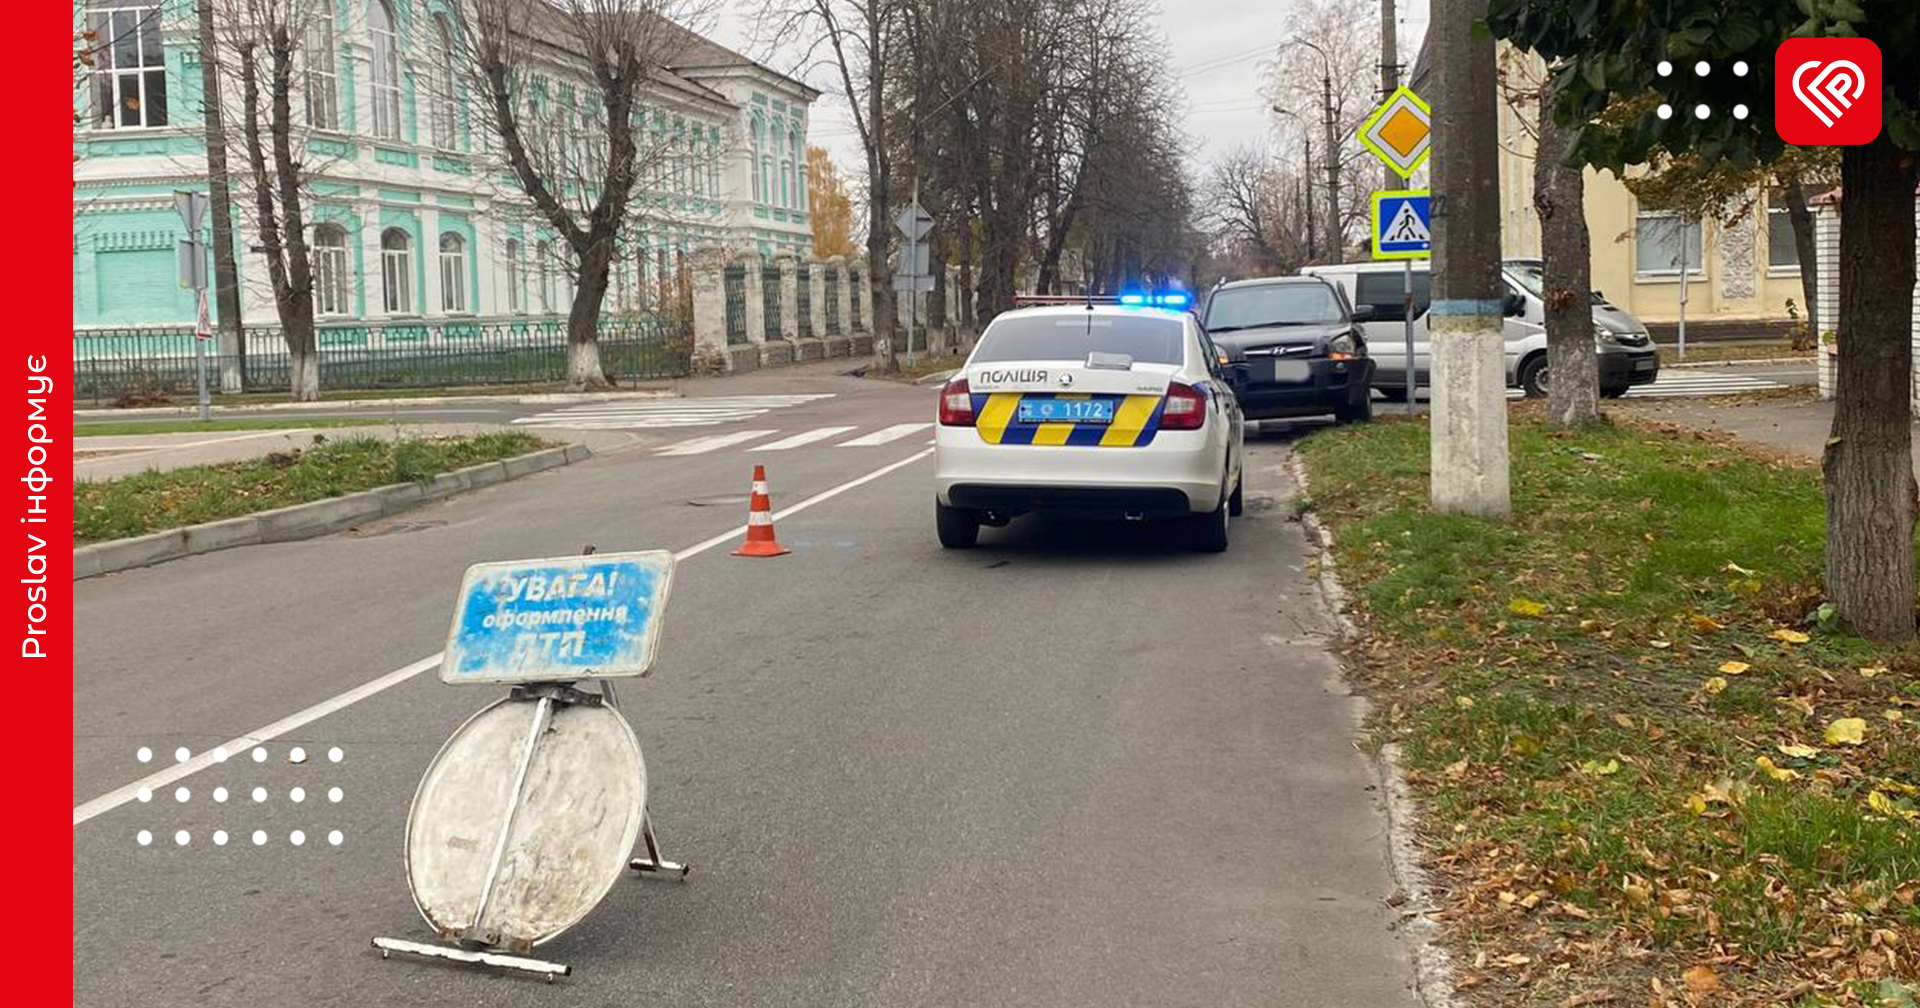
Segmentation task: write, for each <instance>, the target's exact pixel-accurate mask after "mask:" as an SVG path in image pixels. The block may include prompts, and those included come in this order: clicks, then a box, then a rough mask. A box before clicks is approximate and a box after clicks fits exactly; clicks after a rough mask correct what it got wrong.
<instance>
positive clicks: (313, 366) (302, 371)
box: [281, 319, 320, 402]
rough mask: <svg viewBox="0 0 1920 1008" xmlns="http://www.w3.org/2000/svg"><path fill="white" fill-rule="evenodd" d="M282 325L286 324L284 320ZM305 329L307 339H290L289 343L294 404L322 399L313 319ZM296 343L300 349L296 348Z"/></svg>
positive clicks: (289, 362) (288, 353)
mask: <svg viewBox="0 0 1920 1008" xmlns="http://www.w3.org/2000/svg"><path fill="white" fill-rule="evenodd" d="M281 324H282V325H285V324H286V323H285V321H284V320H282V322H281ZM305 328H306V335H305V338H303V339H295V338H289V339H288V341H287V361H288V374H289V378H290V381H291V389H292V398H293V401H294V402H317V401H319V399H320V355H319V354H318V353H316V352H315V350H314V345H313V320H312V319H308V320H307V324H306V327H305ZM296 343H298V349H296V348H295V344H296Z"/></svg>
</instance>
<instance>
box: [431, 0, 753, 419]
mask: <svg viewBox="0 0 1920 1008" xmlns="http://www.w3.org/2000/svg"><path fill="white" fill-rule="evenodd" d="M708 7H709V5H708V4H707V3H704V2H703V0H469V2H468V3H466V4H463V5H461V6H460V7H459V8H458V11H459V28H458V31H457V32H454V33H452V34H454V35H455V36H456V37H454V38H451V39H448V40H445V41H444V42H442V43H441V46H442V47H443V48H444V50H445V51H446V52H447V53H449V54H450V56H451V54H456V53H457V56H453V57H452V58H450V59H449V62H448V65H447V67H446V74H445V83H444V84H442V85H441V90H443V91H448V90H450V91H455V92H459V93H465V94H471V95H472V96H473V97H474V99H475V100H474V102H473V104H474V105H475V106H477V109H476V113H477V118H478V120H479V122H480V124H481V126H482V129H483V130H484V131H485V132H486V133H487V134H488V135H489V136H490V137H491V139H492V140H494V141H497V145H496V144H491V143H490V144H489V145H488V147H489V150H490V152H491V154H492V156H493V157H495V158H497V159H498V161H499V162H501V167H502V168H503V169H504V171H505V172H507V173H510V174H511V176H512V178H513V179H514V181H515V183H516V184H517V186H518V191H517V192H513V193H510V194H508V196H509V199H507V200H506V201H504V203H505V205H506V206H508V207H511V206H513V205H515V204H516V203H520V204H523V205H525V206H526V207H527V208H528V215H529V217H530V218H531V219H533V220H535V221H537V222H538V223H539V224H540V225H541V226H543V227H544V228H546V229H549V230H551V231H552V232H553V234H554V235H555V236H556V238H557V240H558V242H559V245H560V248H559V252H560V253H561V255H560V257H559V262H558V263H557V264H554V263H549V264H548V265H549V266H550V267H551V266H554V265H558V266H559V267H560V268H563V269H565V270H566V271H567V272H568V273H569V274H571V275H572V277H573V278H574V283H573V297H572V304H571V305H570V307H569V310H568V314H567V386H568V387H569V388H572V389H592V388H605V387H606V386H607V384H608V383H607V378H606V374H605V372H604V370H603V369H602V367H601V363H600V345H599V332H600V320H601V315H602V313H603V310H604V307H605V301H606V296H607V291H608V289H609V287H610V286H611V285H612V280H611V278H612V273H613V266H614V263H615V262H616V261H618V260H619V259H620V257H621V249H622V247H623V242H625V241H627V240H628V238H629V235H630V234H631V231H632V228H633V226H634V224H635V223H636V220H638V219H641V218H645V217H658V216H665V215H669V214H671V213H672V210H671V205H670V204H669V203H668V202H667V201H664V200H645V199H641V198H639V197H640V195H641V194H640V189H641V184H642V182H643V179H645V178H647V177H652V178H655V179H665V178H669V177H671V178H677V179H683V180H690V181H689V185H690V186H693V185H705V184H706V183H703V182H701V181H700V180H701V179H704V178H706V177H707V173H708V168H707V166H708V165H710V164H711V163H713V161H715V160H716V159H718V158H719V157H720V156H721V153H722V151H721V149H716V147H715V145H712V144H707V143H694V142H691V139H690V137H683V136H682V135H681V134H679V133H676V132H673V131H670V130H661V131H654V130H649V129H647V127H646V124H645V123H644V122H643V115H644V114H645V113H646V111H647V110H646V109H645V107H644V103H645V101H646V100H648V99H649V98H651V97H652V96H653V91H652V89H653V88H655V87H657V86H661V85H663V82H664V79H665V78H666V77H667V76H668V71H667V70H666V69H665V68H667V67H669V66H673V65H677V64H679V63H680V61H681V60H680V58H681V57H682V56H683V55H684V54H686V53H688V52H689V51H690V50H691V48H692V47H693V46H695V45H697V44H698V40H697V36H695V35H693V34H692V32H691V31H689V30H688V28H687V27H686V26H690V25H692V24H694V23H696V22H697V20H699V19H700V18H701V17H703V16H704V14H705V13H706V12H707V10H708ZM491 174H499V173H491Z"/></svg>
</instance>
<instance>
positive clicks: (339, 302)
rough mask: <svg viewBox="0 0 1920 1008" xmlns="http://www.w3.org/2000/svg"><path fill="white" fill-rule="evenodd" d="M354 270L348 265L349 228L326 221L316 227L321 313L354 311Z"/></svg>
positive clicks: (316, 295)
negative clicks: (351, 305)
mask: <svg viewBox="0 0 1920 1008" xmlns="http://www.w3.org/2000/svg"><path fill="white" fill-rule="evenodd" d="M352 294H353V273H352V272H351V271H349V270H348V269H347V229H346V228H343V227H341V226H340V225H338V224H322V225H320V226H318V227H316V228H314V229H313V309H314V311H315V312H318V313H319V314H321V315H348V314H351V313H352V308H351V307H349V306H350V304H351V302H350V301H349V298H350V297H351V296H352Z"/></svg>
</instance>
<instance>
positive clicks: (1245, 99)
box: [711, 0, 1428, 177]
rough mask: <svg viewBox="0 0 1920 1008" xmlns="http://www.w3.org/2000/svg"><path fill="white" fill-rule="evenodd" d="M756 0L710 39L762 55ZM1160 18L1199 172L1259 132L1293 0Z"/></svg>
mask: <svg viewBox="0 0 1920 1008" xmlns="http://www.w3.org/2000/svg"><path fill="white" fill-rule="evenodd" d="M1427 3H1428V0H1399V3H1398V4H1397V5H1396V6H1397V7H1398V8H1399V12H1398V20H1399V22H1400V31H1399V40H1400V49H1401V56H1400V59H1401V62H1402V63H1405V64H1411V63H1412V61H1413V54H1414V52H1415V51H1416V49H1417V47H1418V45H1419V41H1420V38H1421V36H1422V35H1424V34H1425V33H1426V29H1427ZM762 6H764V3H755V4H752V5H751V6H748V5H746V4H744V3H736V4H734V5H730V6H729V7H728V8H727V9H726V11H725V12H724V13H723V14H721V15H720V21H719V23H718V24H716V25H714V26H713V28H712V29H711V32H712V34H713V36H714V38H715V40H716V41H719V42H720V43H722V44H724V45H728V46H732V47H734V48H736V49H739V50H740V51H742V52H745V53H747V54H748V55H750V56H753V57H755V58H764V57H765V54H764V53H762V52H760V51H758V50H757V49H755V48H753V47H752V45H751V43H750V42H749V41H748V39H749V36H750V33H751V31H752V25H751V17H752V14H751V11H752V10H754V9H758V8H760V7H762ZM1158 7H1159V8H1160V13H1159V16H1158V19H1157V20H1158V23H1159V26H1160V30H1161V31H1162V32H1163V33H1165V36H1166V42H1167V63H1168V68H1169V70H1170V72H1171V73H1172V74H1173V76H1174V77H1175V78H1176V80H1177V81H1178V83H1179V84H1180V86H1181V87H1182V88H1183V89H1184V90H1185V91H1186V94H1187V107H1186V109H1185V110H1184V115H1185V126H1186V132H1187V135H1188V136H1189V137H1191V138H1192V140H1193V152H1194V156H1193V161H1194V163H1193V164H1192V165H1190V170H1191V171H1192V172H1193V174H1194V175H1195V176H1196V177H1197V176H1198V175H1199V174H1200V170H1201V167H1202V166H1203V165H1204V164H1205V162H1206V160H1207V159H1208V158H1209V157H1211V156H1212V155H1213V154H1214V153H1215V152H1216V151H1219V150H1221V149H1224V148H1225V147H1228V146H1231V145H1232V144H1233V143H1234V142H1235V141H1237V140H1243V139H1245V140H1251V139H1258V138H1263V137H1265V136H1266V135H1267V129H1268V126H1269V121H1270V120H1271V119H1272V118H1273V117H1272V116H1271V115H1270V114H1269V113H1268V112H1266V110H1265V109H1266V103H1265V102H1264V101H1262V100H1261V99H1260V84H1261V81H1260V74H1261V72H1262V65H1263V63H1264V62H1266V61H1267V60H1268V59H1269V58H1270V57H1269V53H1270V51H1271V50H1272V48H1273V47H1274V46H1275V45H1277V44H1278V43H1279V42H1280V41H1281V40H1282V39H1285V38H1287V37H1289V36H1290V35H1291V34H1292V31H1291V29H1290V26H1289V21H1290V18H1291V15H1292V13H1293V10H1294V8H1295V0H1160V3H1159V4H1158ZM791 62H792V57H790V56H789V57H787V58H786V59H785V60H776V61H775V66H776V68H777V69H781V70H787V69H789V68H790V64H791ZM816 76H819V77H821V78H823V79H819V80H813V79H809V80H808V83H810V84H812V85H814V86H815V87H818V88H820V89H821V90H822V91H824V92H826V95H825V96H823V97H822V98H821V99H820V101H818V102H816V103H815V104H814V107H813V122H812V125H811V126H810V127H809V130H808V140H809V142H810V143H813V144H815V145H817V146H821V147H825V148H826V149H827V151H828V152H829V153H830V154H832V155H833V161H834V163H835V164H836V165H838V166H840V168H841V170H842V171H843V172H847V173H849V174H857V173H858V172H859V171H860V170H861V165H862V157H861V154H860V145H859V140H858V139H857V137H856V136H855V135H854V132H853V122H852V119H851V118H850V117H849V115H848V112H847V107H846V104H845V103H844V102H843V101H841V100H840V96H839V95H838V94H836V93H835V90H836V89H835V87H834V85H833V82H832V81H830V80H827V79H824V78H825V77H826V75H825V74H817V75H816Z"/></svg>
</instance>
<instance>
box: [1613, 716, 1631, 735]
mask: <svg viewBox="0 0 1920 1008" xmlns="http://www.w3.org/2000/svg"><path fill="white" fill-rule="evenodd" d="M1613 723H1614V724H1617V725H1619V726H1620V727H1622V728H1625V729H1626V730H1628V731H1632V730H1633V715H1631V714H1615V715H1614V716H1613Z"/></svg>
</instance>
